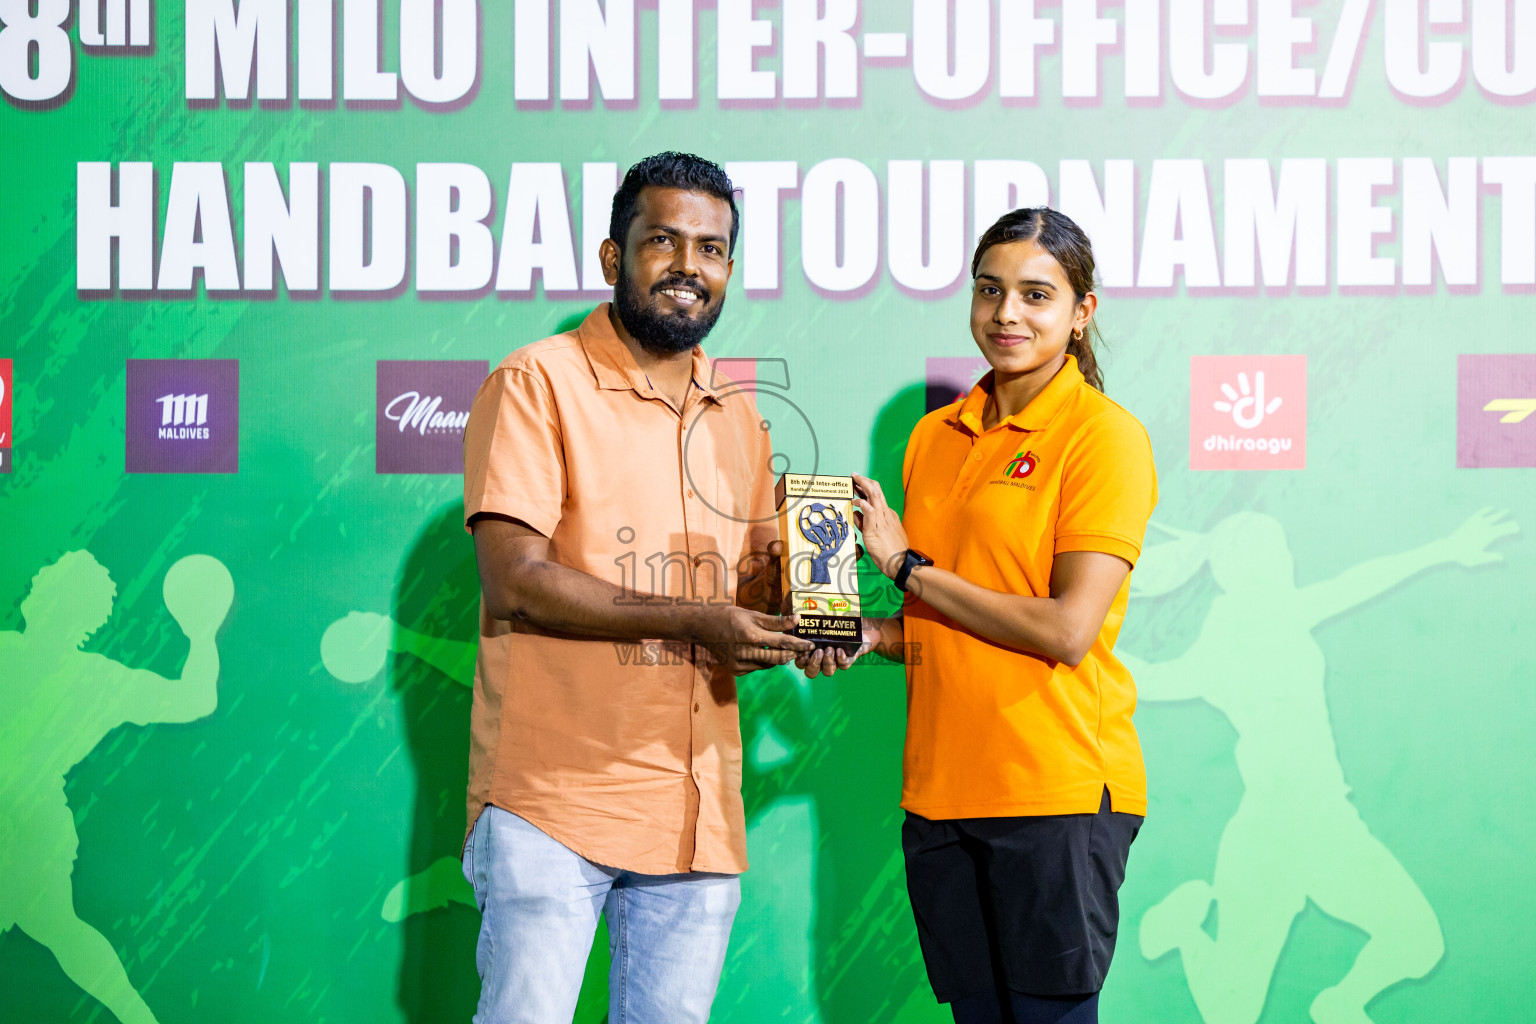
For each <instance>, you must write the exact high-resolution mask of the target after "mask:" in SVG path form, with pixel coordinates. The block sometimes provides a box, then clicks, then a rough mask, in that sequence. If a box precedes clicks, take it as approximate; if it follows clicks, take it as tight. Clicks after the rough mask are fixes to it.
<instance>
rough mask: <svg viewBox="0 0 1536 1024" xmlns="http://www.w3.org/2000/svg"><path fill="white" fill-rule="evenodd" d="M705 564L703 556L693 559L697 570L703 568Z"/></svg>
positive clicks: (696, 556)
mask: <svg viewBox="0 0 1536 1024" xmlns="http://www.w3.org/2000/svg"><path fill="white" fill-rule="evenodd" d="M703 564H704V556H703V555H695V556H694V558H693V567H694V568H695V569H697V568H698V567H699V566H701V565H703Z"/></svg>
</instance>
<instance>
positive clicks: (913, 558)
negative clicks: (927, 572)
mask: <svg viewBox="0 0 1536 1024" xmlns="http://www.w3.org/2000/svg"><path fill="white" fill-rule="evenodd" d="M932 564H933V559H931V558H929V557H928V556H927V555H925V554H923V553H922V552H921V551H919V550H917V549H916V548H907V552H906V555H905V557H903V558H902V561H901V568H900V569H897V570H896V575H895V576H892V577H891V582H892V583H894V584H896V589H897V590H899V591H901V592H902V593H906V592H907V578H908V577H909V576H911V575H912V570H913V569H916V568H917V567H918V566H920V565H932Z"/></svg>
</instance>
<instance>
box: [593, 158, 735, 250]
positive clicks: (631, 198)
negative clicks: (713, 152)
mask: <svg viewBox="0 0 1536 1024" xmlns="http://www.w3.org/2000/svg"><path fill="white" fill-rule="evenodd" d="M650 186H653V187H655V188H680V189H683V190H684V191H686V192H702V193H703V194H704V195H707V196H714V197H715V198H716V199H723V200H725V201H726V202H727V203H729V204H730V205H731V246H730V253H729V255H731V256H734V255H735V254H736V230H737V228H738V227H740V225H741V215H740V214H739V213H738V212H737V210H736V190H735V189H734V188H733V187H732V186H731V179H730V178H727V177H726V176H725V171H724V170H722V169H721V168H720V165H719V164H717V163H712V162H711V161H709V160H705V159H704V158H703V157H701V156H694V155H693V154H692V153H675V152H673V151H671V150H668V151H667V152H665V153H657V154H656V155H655V156H648V157H646V158H645V159H644V160H641V161H640V162H639V163H637V164H635V166H633V167H631V168H630V169H629V171H628V172H627V173H626V174H625V175H624V183H623V184H622V185H620V186H619V190H618V191H617V192H615V193H614V195H613V215H612V216H611V217H610V219H609V221H608V237H609V238H611V239H613V244H614V245H617V246H618V247H619V251H620V252H623V251H624V241H625V239H626V238H628V237H629V226H630V224H631V223H633V222H634V219H635V207H636V206H638V205H639V202H640V190H641V189H644V188H646V187H650Z"/></svg>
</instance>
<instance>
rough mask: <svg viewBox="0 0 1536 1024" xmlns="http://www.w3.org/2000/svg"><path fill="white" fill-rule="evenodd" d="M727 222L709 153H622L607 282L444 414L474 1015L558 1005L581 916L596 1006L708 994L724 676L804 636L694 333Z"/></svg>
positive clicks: (644, 1017) (724, 843)
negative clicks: (604, 973)
mask: <svg viewBox="0 0 1536 1024" xmlns="http://www.w3.org/2000/svg"><path fill="white" fill-rule="evenodd" d="M737 226H738V215H737V210H736V202H735V197H734V191H733V189H732V187H731V183H730V181H729V179H728V178H727V177H726V176H725V173H724V171H722V170H721V169H720V167H719V166H717V165H716V164H713V163H711V162H709V161H707V160H703V159H701V158H699V157H696V156H691V155H688V154H682V153H661V154H659V155H657V156H653V157H648V158H647V159H645V160H642V161H641V162H640V163H638V164H636V165H635V166H634V167H631V168H630V169H629V172H628V173H627V174H626V175H625V178H624V182H623V184H622V185H621V186H620V188H619V190H618V193H617V194H616V195H615V196H614V200H613V214H612V219H611V221H610V223H609V237H608V239H607V240H605V241H604V242H603V244H602V263H603V274H604V278H605V279H606V280H607V282H608V283H609V284H611V285H613V286H614V297H613V301H612V302H611V303H604V304H602V305H600V306H598V307H597V308H596V309H595V310H593V311H592V313H591V314H590V315H589V316H588V317H587V318H586V319H585V321H583V323H582V324H581V326H580V327H578V328H576V329H575V330H574V331H569V332H567V333H565V334H559V335H556V336H554V337H552V338H546V339H544V340H543V341H539V342H535V343H534V344H532V345H528V346H526V347H524V348H521V349H518V350H517V351H516V352H514V353H513V354H512V355H510V356H508V357H507V359H506V360H505V361H504V362H503V363H502V364H501V365H500V366H498V367H497V368H496V370H495V371H493V372H492V373H491V375H490V377H488V378H487V379H486V381H485V383H484V384H483V385H482V386H481V388H480V391H479V394H478V395H477V396H476V398H475V403H474V406H473V408H472V410H471V412H470V417H469V423H468V426H467V427H466V429H465V434H464V517H465V526H466V528H467V529H469V530H470V532H471V533H472V534H473V535H474V543H475V554H476V560H477V562H478V565H479V569H480V585H481V602H480V640H479V651H478V655H477V664H476V669H475V684H474V709H473V713H472V720H471V727H470V728H471V746H470V771H469V775H470V779H469V825H470V829H469V834H468V837H467V839H466V842H465V846H464V852H463V860H464V874H465V877H466V878H468V879H469V881H470V882H471V884H472V885H473V886H474V889H475V901H476V903H477V904H478V905H479V907H480V910H481V914H482V922H481V928H480V940H479V946H478V949H477V954H476V961H477V964H476V966H477V968H478V970H479V972H480V977H481V995H480V1004H479V1011H478V1012H477V1014H476V1016H475V1021H476V1024H512V1022H529V1024H548V1022H550V1021H559V1020H567V1021H568V1020H570V1019H571V1017H572V1014H573V1013H574V1011H575V1007H576V1001H577V997H578V995H579V993H580V988H581V979H582V975H583V973H584V970H585V967H586V961H587V954H588V950H589V949H590V948H591V945H592V939H593V935H594V933H595V931H596V928H597V922H598V918H599V915H605V916H606V918H607V921H608V931H609V943H610V948H611V951H612V954H613V967H612V970H611V972H610V974H609V992H610V1015H609V1019H610V1020H614V1021H620V1020H625V1021H636V1022H650V1021H656V1022H667V1024H688V1022H698V1024H705V1022H706V1021H707V1020H708V1019H709V1011H710V1005H711V1003H712V1002H713V1000H714V996H715V989H716V987H717V985H718V982H719V976H720V968H721V965H722V964H723V963H724V959H725V950H726V943H727V940H728V939H729V936H730V929H731V922H732V919H733V918H734V916H735V912H736V907H737V904H738V903H739V901H740V885H739V875H740V873H741V872H742V871H744V870H746V867H747V861H746V823H745V820H744V815H743V809H742V800H741V761H742V751H741V731H740V726H739V723H738V719H737V707H736V677H737V676H738V675H740V674H743V673H745V672H750V671H754V670H756V669H759V668H766V667H769V666H772V665H778V664H784V663H785V662H787V661H789V660H792V659H793V658H794V657H795V655H796V654H797V653H799V652H801V651H805V650H808V649H810V648H811V646H812V645H811V644H810V643H809V642H808V641H804V640H800V639H798V638H796V637H794V636H792V635H790V634H789V632H788V630H790V629H792V628H793V626H794V625H795V622H794V620H793V619H792V618H780V617H779V616H777V615H771V614H768V612H767V609H768V608H769V607H770V603H771V601H772V600H773V597H772V595H771V593H770V591H771V589H772V587H771V586H765V585H763V584H764V582H765V578H766V576H767V575H768V574H769V573H770V572H771V566H772V564H773V561H774V560H773V559H771V558H767V557H764V556H765V553H766V552H767V551H768V547H769V543H770V539H771V538H772V537H773V535H774V532H775V527H774V518H773V506H774V498H773V484H774V481H773V474H772V470H771V460H772V457H773V453H772V448H771V446H770V444H769V440H768V433H767V426H768V425H767V424H766V423H765V422H764V421H763V420H762V418H761V417H760V415H759V413H758V411H757V409H756V406H755V404H754V402H753V401H752V397H751V393H750V392H749V391H743V390H721V389H718V388H717V387H716V386H715V385H716V383H717V381H716V380H715V379H714V378H713V377H712V375H711V373H710V366H709V362H708V360H707V359H706V358H705V356H704V353H703V351H702V350H701V349H700V347H699V343H700V342H701V341H702V340H703V339H704V337H705V335H707V334H708V333H709V331H710V328H712V327H713V326H714V324H715V321H716V319H717V318H718V317H719V315H720V311H721V309H722V307H723V305H724V303H725V293H726V285H727V283H728V282H729V281H730V277H731V270H732V267H733V261H732V253H733V251H734V248H735V243H736V232H737Z"/></svg>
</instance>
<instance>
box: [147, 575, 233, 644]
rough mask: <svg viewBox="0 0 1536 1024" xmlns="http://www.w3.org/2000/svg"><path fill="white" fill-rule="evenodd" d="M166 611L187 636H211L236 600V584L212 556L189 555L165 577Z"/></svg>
mask: <svg viewBox="0 0 1536 1024" xmlns="http://www.w3.org/2000/svg"><path fill="white" fill-rule="evenodd" d="M163 593H164V595H165V608H166V610H167V611H169V612H170V613H171V617H172V618H173V619H175V620H176V623H177V624H178V625H179V626H181V630H182V632H183V633H185V634H187V636H203V635H206V634H209V633H213V632H214V631H216V630H217V629H218V628H219V625H220V623H222V622H223V621H224V616H226V615H228V614H229V606H230V605H231V604H232V603H233V602H234V600H235V581H234V580H233V579H232V578H230V575H229V570H228V569H226V568H224V563H223V562H221V561H219V560H218V559H217V558H214V557H212V556H211V555H188V556H187V557H186V558H183V559H180V560H179V561H177V562H176V564H175V565H173V566H171V568H170V570H169V571H168V572H167V573H166V574H165V584H164V587H163Z"/></svg>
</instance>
